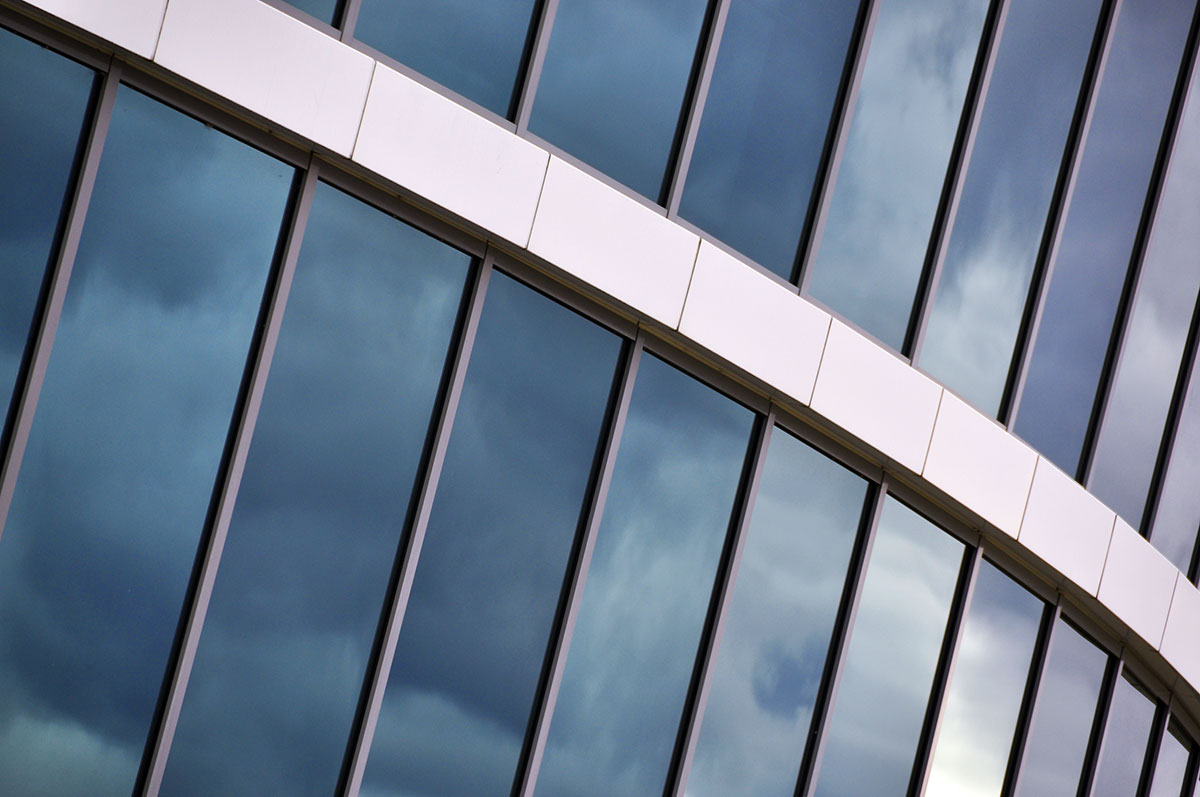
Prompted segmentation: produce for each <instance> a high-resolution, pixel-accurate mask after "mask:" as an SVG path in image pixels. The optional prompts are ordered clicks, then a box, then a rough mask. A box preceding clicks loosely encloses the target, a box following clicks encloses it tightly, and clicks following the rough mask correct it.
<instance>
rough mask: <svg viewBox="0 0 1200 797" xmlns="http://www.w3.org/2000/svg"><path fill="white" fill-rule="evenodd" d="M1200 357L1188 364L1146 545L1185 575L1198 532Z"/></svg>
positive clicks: (1199, 500) (1199, 510) (1199, 495)
mask: <svg viewBox="0 0 1200 797" xmlns="http://www.w3.org/2000/svg"><path fill="white" fill-rule="evenodd" d="M1197 484H1200V357H1198V358H1196V360H1195V362H1194V363H1193V364H1192V373H1191V377H1190V379H1189V381H1188V389H1187V394H1186V397H1185V398H1184V402H1183V409H1182V411H1181V414H1180V416H1179V426H1178V427H1177V428H1176V430H1175V443H1174V445H1173V446H1172V447H1171V458H1170V460H1169V461H1168V463H1167V472H1166V477H1165V479H1164V480H1163V486H1162V493H1161V494H1160V495H1159V498H1158V509H1157V510H1156V511H1155V514H1154V528H1153V530H1152V533H1151V534H1150V542H1152V543H1154V547H1155V548H1158V550H1160V551H1162V552H1163V555H1165V556H1166V557H1167V558H1168V559H1170V560H1171V561H1172V562H1173V563H1174V564H1175V566H1176V567H1178V568H1179V569H1180V570H1182V571H1183V572H1185V573H1186V572H1188V568H1189V567H1190V566H1191V562H1192V553H1193V551H1194V550H1195V547H1196V532H1197V531H1198V530H1200V490H1197V489H1196V485H1197Z"/></svg>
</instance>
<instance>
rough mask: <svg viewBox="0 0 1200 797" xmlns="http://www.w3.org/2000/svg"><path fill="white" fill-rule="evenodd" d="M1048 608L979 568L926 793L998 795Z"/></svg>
mask: <svg viewBox="0 0 1200 797" xmlns="http://www.w3.org/2000/svg"><path fill="white" fill-rule="evenodd" d="M1044 608H1045V604H1044V603H1042V601H1040V600H1038V599H1037V598H1036V597H1034V596H1033V595H1032V594H1030V593H1029V592H1028V591H1027V590H1026V589H1025V588H1024V587H1022V586H1021V585H1020V584H1018V583H1017V582H1015V581H1013V580H1012V579H1011V578H1009V577H1008V576H1006V575H1005V574H1004V573H1002V572H1000V571H999V570H998V569H996V567H995V566H993V565H992V564H991V563H990V562H986V561H985V562H983V563H982V564H981V565H980V571H979V575H978V576H977V577H976V580H975V589H974V591H973V592H972V594H971V607H970V609H968V611H967V619H966V621H965V625H964V626H963V629H962V632H961V633H962V636H961V638H960V639H959V641H958V654H957V657H956V659H955V664H954V674H953V676H952V679H951V681H950V687H949V692H948V693H947V695H946V698H945V700H946V702H945V704H944V706H943V707H942V719H941V724H940V725H939V728H938V737H937V743H936V747H935V748H934V752H933V762H932V765H931V770H930V773H929V781H928V783H927V784H926V787H925V794H927V795H931V797H932V796H933V795H944V796H945V797H969V795H979V797H984V795H996V794H1000V790H1001V788H1002V787H1003V786H1004V773H1005V770H1006V769H1007V768H1008V756H1009V750H1010V748H1011V747H1012V742H1013V734H1014V732H1015V731H1016V727H1017V712H1019V711H1020V710H1021V699H1022V698H1023V697H1024V695H1025V682H1026V680H1027V679H1028V677H1029V664H1030V661H1031V660H1032V659H1033V647H1034V645H1035V644H1036V643H1037V635H1038V628H1039V626H1040V624H1041V619H1042V610H1043V609H1044Z"/></svg>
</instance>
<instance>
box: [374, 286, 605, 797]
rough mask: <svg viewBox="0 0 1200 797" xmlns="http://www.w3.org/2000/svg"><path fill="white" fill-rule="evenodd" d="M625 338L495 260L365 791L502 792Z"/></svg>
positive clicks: (505, 789) (520, 737) (526, 712)
mask: <svg viewBox="0 0 1200 797" xmlns="http://www.w3.org/2000/svg"><path fill="white" fill-rule="evenodd" d="M620 351H621V341H620V339H619V338H618V337H617V336H616V335H613V334H611V333H610V332H608V331H607V330H605V329H603V328H602V327H600V326H597V325H596V324H593V323H591V322H589V321H587V320H586V319H584V318H583V317H582V316H579V315H576V314H575V313H573V312H571V311H570V310H568V309H566V308H565V307H563V306H562V305H559V304H557V303H555V302H553V301H551V300H550V299H548V298H546V297H545V296H543V295H541V294H539V293H536V292H535V291H533V290H531V289H529V288H527V287H525V286H524V285H522V284H520V283H518V282H517V281H515V280H513V279H512V278H510V277H506V276H504V275H503V274H500V273H493V274H492V277H491V282H490V284H489V286H488V290H487V295H486V299H485V303H484V307H483V315H482V317H481V319H480V323H479V332H478V336H477V338H476V341H475V347H474V350H473V352H472V354H471V361H470V364H469V367H468V370H467V376H466V382H465V383H464V385H463V390H462V397H461V399H460V402H459V407H458V412H457V415H456V416H455V421H454V428H453V430H452V432H451V436H450V443H449V448H448V449H447V452H446V460H445V465H444V467H443V469H442V475H441V480H440V482H439V483H438V488H437V496H436V499H435V502H434V506H433V512H432V515H431V516H430V519H429V527H428V530H427V532H426V535H425V542H424V547H423V548H422V550H421V558H420V561H419V562H418V563H417V570H416V577H415V580H414V582H413V589H412V596H411V597H410V598H409V601H408V608H407V610H406V611H405V614H404V622H403V625H402V627H401V629H400V638H399V642H398V644H397V647H396V658H395V660H394V661H393V663H392V670H391V674H390V676H389V677H388V683H387V690H386V692H385V693H384V698H383V708H382V711H381V712H380V716H379V725H378V728H377V729H376V732H375V740H374V744H373V746H372V748H371V752H370V757H369V758H368V760H367V769H366V775H365V784H364V788H363V793H364V794H369V795H382V794H388V795H392V794H395V795H400V794H405V795H407V794H464V795H466V794H470V795H485V794H508V793H509V790H510V789H511V788H512V782H513V775H514V773H515V771H516V765H517V758H518V756H519V754H520V751H521V743H522V741H523V739H524V736H525V728H526V724H527V723H528V719H529V712H530V708H531V707H532V705H533V697H534V690H535V689H536V687H537V681H538V676H539V674H540V672H541V669H542V660H543V658H544V656H545V653H546V645H547V642H548V641H549V635H550V626H551V623H552V621H553V619H554V612H555V607H556V605H557V601H558V595H559V591H560V589H561V588H562V583H563V576H564V573H565V571H566V566H567V557H568V555H569V553H570V550H571V545H572V542H573V541H574V538H575V532H576V528H577V525H578V523H579V518H580V513H581V511H582V509H583V502H584V496H585V492H586V490H587V486H588V480H589V477H590V474H591V469H592V463H593V460H594V458H595V455H596V450H597V447H598V445H599V439H600V433H601V430H602V426H603V423H604V418H605V415H606V411H607V407H608V403H609V396H610V394H611V392H612V385H613V380H614V374H615V372H616V367H617V360H618V357H619V355H620Z"/></svg>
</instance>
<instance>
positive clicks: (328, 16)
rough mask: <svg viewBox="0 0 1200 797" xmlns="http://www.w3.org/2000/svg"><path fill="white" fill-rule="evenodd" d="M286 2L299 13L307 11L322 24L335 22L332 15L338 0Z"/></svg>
mask: <svg viewBox="0 0 1200 797" xmlns="http://www.w3.org/2000/svg"><path fill="white" fill-rule="evenodd" d="M287 2H288V3H289V4H290V5H293V6H295V7H296V8H298V9H300V10H301V11H307V12H308V13H310V14H312V15H313V16H314V17H316V18H317V19H319V20H321V21H322V22H328V23H329V24H330V25H332V24H333V23H334V22H335V20H334V18H333V15H334V13H335V12H336V11H337V5H338V0H287Z"/></svg>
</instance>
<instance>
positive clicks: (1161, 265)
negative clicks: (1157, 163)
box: [1088, 62, 1200, 528]
mask: <svg viewBox="0 0 1200 797" xmlns="http://www.w3.org/2000/svg"><path fill="white" fill-rule="evenodd" d="M1191 93H1192V95H1193V96H1192V97H1190V98H1189V99H1191V100H1192V101H1191V102H1189V103H1188V105H1187V109H1186V111H1185V115H1184V118H1183V119H1182V120H1181V122H1180V127H1179V132H1178V137H1177V139H1176V142H1175V150H1174V152H1173V153H1172V156H1171V165H1170V170H1169V171H1168V172H1167V180H1166V182H1165V183H1164V185H1163V190H1162V197H1161V199H1160V200H1159V205H1158V212H1157V213H1156V214H1155V217H1154V229H1153V230H1152V231H1151V233H1150V242H1149V244H1148V245H1147V248H1146V257H1145V260H1144V261H1143V263H1142V272H1141V276H1140V277H1139V279H1138V287H1137V296H1136V298H1135V299H1134V304H1133V311H1132V315H1131V316H1130V319H1129V328H1128V330H1127V332H1126V335H1125V345H1124V349H1123V350H1122V352H1121V364H1120V366H1119V367H1118V369H1117V375H1116V378H1115V381H1114V383H1113V387H1112V393H1111V395H1110V396H1109V401H1108V407H1107V409H1106V411H1105V416H1104V422H1103V423H1104V425H1103V426H1102V427H1101V430H1100V440H1099V442H1098V443H1097V444H1096V454H1095V458H1094V461H1093V463H1092V476H1091V480H1090V481H1089V483H1088V488H1089V489H1090V490H1091V491H1092V492H1093V493H1095V494H1096V495H1097V496H1099V498H1100V499H1101V500H1103V501H1104V502H1105V503H1107V504H1108V505H1109V506H1111V507H1112V508H1113V509H1116V510H1117V514H1119V515H1120V516H1121V517H1123V518H1125V519H1126V520H1127V521H1129V523H1130V524H1131V525H1133V526H1134V527H1135V528H1136V527H1137V526H1138V525H1139V524H1140V523H1141V520H1142V510H1143V509H1144V508H1145V504H1146V494H1147V490H1148V489H1149V486H1150V478H1151V476H1152V475H1153V471H1154V463H1155V460H1156V458H1157V457H1158V449H1159V444H1160V443H1161V442H1162V434H1163V427H1164V424H1165V423H1166V418H1167V412H1168V410H1169V409H1170V404H1171V396H1172V394H1173V393H1174V390H1175V382H1176V379H1177V378H1178V375H1179V362H1180V357H1181V356H1182V355H1183V347H1184V343H1185V341H1186V338H1187V331H1188V326H1189V324H1190V323H1191V320H1192V313H1193V312H1194V310H1195V307H1196V297H1197V291H1198V290H1200V268H1197V267H1196V253H1197V252H1200V225H1198V224H1196V186H1197V185H1200V62H1198V64H1197V67H1196V69H1195V71H1194V72H1193V74H1192V89H1191Z"/></svg>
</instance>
